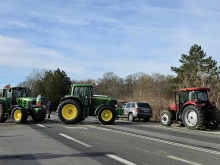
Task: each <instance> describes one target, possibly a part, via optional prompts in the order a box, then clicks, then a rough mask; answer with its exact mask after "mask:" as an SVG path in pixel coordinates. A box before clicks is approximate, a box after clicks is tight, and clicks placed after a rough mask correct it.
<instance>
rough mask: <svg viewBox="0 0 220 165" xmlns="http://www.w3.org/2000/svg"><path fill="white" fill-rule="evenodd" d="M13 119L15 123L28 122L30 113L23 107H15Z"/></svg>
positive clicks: (12, 114)
mask: <svg viewBox="0 0 220 165" xmlns="http://www.w3.org/2000/svg"><path fill="white" fill-rule="evenodd" d="M11 118H12V120H13V122H14V123H17V124H22V123H25V122H27V118H28V112H27V110H26V109H22V108H21V107H14V108H13V109H12V113H11Z"/></svg>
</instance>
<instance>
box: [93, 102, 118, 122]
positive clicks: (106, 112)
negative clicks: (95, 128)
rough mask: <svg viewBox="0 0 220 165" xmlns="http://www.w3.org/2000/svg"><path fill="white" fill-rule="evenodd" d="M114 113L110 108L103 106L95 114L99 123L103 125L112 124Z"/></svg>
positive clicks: (114, 117)
mask: <svg viewBox="0 0 220 165" xmlns="http://www.w3.org/2000/svg"><path fill="white" fill-rule="evenodd" d="M116 117H117V115H116V111H115V109H114V108H112V107H110V106H103V107H101V108H100V109H99V111H98V113H97V118H98V121H99V123H101V124H103V125H109V124H113V123H114V121H115V119H116Z"/></svg>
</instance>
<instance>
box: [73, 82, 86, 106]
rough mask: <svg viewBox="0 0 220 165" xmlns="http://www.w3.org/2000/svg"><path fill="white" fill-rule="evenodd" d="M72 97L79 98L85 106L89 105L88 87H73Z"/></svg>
mask: <svg viewBox="0 0 220 165" xmlns="http://www.w3.org/2000/svg"><path fill="white" fill-rule="evenodd" d="M74 95H77V96H79V97H80V98H81V99H82V101H83V102H84V104H85V105H87V104H89V99H90V87H89V86H88V87H87V86H85V87H77V86H76V87H74Z"/></svg>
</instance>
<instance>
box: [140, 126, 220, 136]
mask: <svg viewBox="0 0 220 165" xmlns="http://www.w3.org/2000/svg"><path fill="white" fill-rule="evenodd" d="M144 127H145V126H144ZM152 127H158V128H163V129H173V130H185V131H190V132H192V131H194V132H204V133H207V134H216V135H220V131H218V130H217V131H209V130H207V131H202V130H189V129H187V128H186V127H178V126H170V127H166V126H162V125H152Z"/></svg>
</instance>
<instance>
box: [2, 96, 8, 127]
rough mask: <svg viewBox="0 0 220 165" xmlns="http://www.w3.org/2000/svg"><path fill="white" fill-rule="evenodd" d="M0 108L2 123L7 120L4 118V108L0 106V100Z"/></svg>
mask: <svg viewBox="0 0 220 165" xmlns="http://www.w3.org/2000/svg"><path fill="white" fill-rule="evenodd" d="M0 108H1V111H0V113H1V114H0V116H1V117H0V123H4V122H5V121H6V120H7V119H8V118H7V117H5V108H4V106H3V105H2V104H1V100H0Z"/></svg>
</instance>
